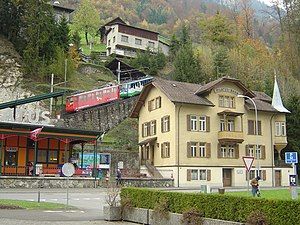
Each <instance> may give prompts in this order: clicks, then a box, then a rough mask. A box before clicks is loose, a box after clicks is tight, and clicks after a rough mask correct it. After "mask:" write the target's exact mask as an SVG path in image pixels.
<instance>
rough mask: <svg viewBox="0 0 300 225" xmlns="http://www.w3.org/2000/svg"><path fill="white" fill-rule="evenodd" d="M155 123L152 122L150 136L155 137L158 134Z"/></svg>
mask: <svg viewBox="0 0 300 225" xmlns="http://www.w3.org/2000/svg"><path fill="white" fill-rule="evenodd" d="M155 126H156V124H155V121H151V122H150V135H154V134H155V133H156V130H155Z"/></svg>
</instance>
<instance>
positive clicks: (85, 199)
mask: <svg viewBox="0 0 300 225" xmlns="http://www.w3.org/2000/svg"><path fill="white" fill-rule="evenodd" d="M83 199H84V200H91V199H90V198H83Z"/></svg>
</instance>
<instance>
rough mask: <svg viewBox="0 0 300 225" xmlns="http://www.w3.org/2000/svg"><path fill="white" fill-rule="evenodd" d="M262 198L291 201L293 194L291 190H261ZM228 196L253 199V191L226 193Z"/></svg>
mask: <svg viewBox="0 0 300 225" xmlns="http://www.w3.org/2000/svg"><path fill="white" fill-rule="evenodd" d="M260 193H261V197H260V198H265V199H278V200H291V199H292V197H291V192H290V190H289V189H280V190H260ZM226 195H233V196H240V197H251V198H252V194H251V190H250V191H249V192H248V191H237V192H226Z"/></svg>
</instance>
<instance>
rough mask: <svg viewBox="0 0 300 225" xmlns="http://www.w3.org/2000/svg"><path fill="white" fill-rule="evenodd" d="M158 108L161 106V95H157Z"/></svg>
mask: <svg viewBox="0 0 300 225" xmlns="http://www.w3.org/2000/svg"><path fill="white" fill-rule="evenodd" d="M158 108H161V97H158Z"/></svg>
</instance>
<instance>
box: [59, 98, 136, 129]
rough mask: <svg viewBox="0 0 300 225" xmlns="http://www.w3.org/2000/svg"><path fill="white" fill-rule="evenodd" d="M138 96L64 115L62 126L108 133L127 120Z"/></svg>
mask: <svg viewBox="0 0 300 225" xmlns="http://www.w3.org/2000/svg"><path fill="white" fill-rule="evenodd" d="M137 98H138V96H135V97H131V98H126V99H120V100H117V101H114V102H111V103H108V104H105V105H99V106H94V107H91V108H87V109H84V110H81V111H78V112H75V113H70V114H67V113H66V114H63V115H62V121H60V125H61V126H64V127H70V128H78V129H87V130H98V131H102V132H106V131H108V130H110V129H112V128H114V127H115V126H117V125H118V124H119V123H121V122H122V121H123V120H125V119H126V118H127V117H128V116H129V114H130V112H131V110H132V108H133V106H134V105H135V102H136V100H137Z"/></svg>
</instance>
